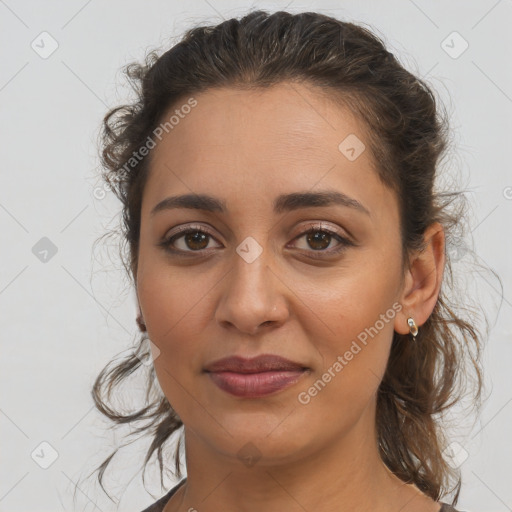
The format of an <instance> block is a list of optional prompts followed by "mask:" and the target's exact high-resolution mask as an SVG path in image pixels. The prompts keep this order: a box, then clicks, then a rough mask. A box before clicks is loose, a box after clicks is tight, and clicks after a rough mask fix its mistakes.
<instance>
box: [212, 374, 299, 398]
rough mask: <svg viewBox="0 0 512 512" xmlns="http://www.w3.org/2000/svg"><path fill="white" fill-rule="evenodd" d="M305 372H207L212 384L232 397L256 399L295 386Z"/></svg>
mask: <svg viewBox="0 0 512 512" xmlns="http://www.w3.org/2000/svg"><path fill="white" fill-rule="evenodd" d="M304 373H305V370H295V371H273V372H260V373H235V372H208V375H209V376H210V378H211V379H212V380H213V382H214V383H215V384H216V385H217V386H218V387H219V388H220V389H222V390H223V391H226V392H227V393H230V394H232V395H234V396H240V397H245V398H258V397H262V396H267V395H271V394H273V393H276V392H277V391H282V390H284V389H286V388H288V387H290V386H292V385H293V384H295V383H296V382H297V381H298V380H299V379H300V378H301V376H302V375H303V374H304Z"/></svg>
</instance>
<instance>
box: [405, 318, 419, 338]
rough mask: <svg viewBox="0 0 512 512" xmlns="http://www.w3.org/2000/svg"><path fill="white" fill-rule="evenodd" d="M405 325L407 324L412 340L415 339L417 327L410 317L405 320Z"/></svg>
mask: <svg viewBox="0 0 512 512" xmlns="http://www.w3.org/2000/svg"><path fill="white" fill-rule="evenodd" d="M407 323H408V324H409V332H410V333H411V334H412V337H413V339H415V338H416V336H417V335H418V326H417V325H416V322H415V321H414V320H413V319H412V318H411V317H409V318H408V319H407Z"/></svg>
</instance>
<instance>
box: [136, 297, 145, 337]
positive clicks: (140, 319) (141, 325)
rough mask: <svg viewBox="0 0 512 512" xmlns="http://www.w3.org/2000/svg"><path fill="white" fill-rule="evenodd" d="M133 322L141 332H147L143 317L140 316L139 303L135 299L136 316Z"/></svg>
mask: <svg viewBox="0 0 512 512" xmlns="http://www.w3.org/2000/svg"><path fill="white" fill-rule="evenodd" d="M135 321H136V322H137V325H138V326H139V330H140V331H141V332H147V329H146V324H145V323H144V316H143V315H142V310H141V308H140V303H139V300H138V298H137V316H136V318H135Z"/></svg>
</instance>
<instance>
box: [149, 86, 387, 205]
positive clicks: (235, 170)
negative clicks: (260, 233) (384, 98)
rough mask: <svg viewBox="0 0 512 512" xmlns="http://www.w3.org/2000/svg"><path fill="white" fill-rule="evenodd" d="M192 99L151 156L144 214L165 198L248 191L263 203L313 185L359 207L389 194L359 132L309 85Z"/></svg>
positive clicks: (350, 117)
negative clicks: (349, 150) (352, 153)
mask: <svg viewBox="0 0 512 512" xmlns="http://www.w3.org/2000/svg"><path fill="white" fill-rule="evenodd" d="M194 99H195V100H196V101H197V105H196V106H195V107H194V108H193V109H191V111H190V113H188V114H186V115H185V114H183V115H182V116H180V120H179V122H178V123H177V124H175V125H174V126H173V128H172V130H170V131H169V133H167V134H165V133H164V136H163V138H162V140H161V141H160V142H158V143H157V146H156V148H155V149H153V150H152V153H151V159H152V160H151V166H150V167H151V171H150V176H149V179H148V182H147V184H146V190H145V193H144V196H145V197H144V201H143V210H144V209H145V210H146V211H148V210H149V209H150V208H151V207H152V205H154V203H156V202H158V201H160V200H162V199H163V198H164V197H165V196H166V195H169V194H170V193H194V192H195V193H205V192H208V193H210V194H212V195H217V196H219V197H227V194H230V195H232V196H233V198H238V199H239V200H241V201H243V200H244V197H245V195H247V194H248V193H249V192H250V194H251V197H252V198H254V197H260V198H265V197H269V195H270V196H277V195H279V194H280V193H286V192H293V191H295V190H298V189H300V190H308V189H313V188H314V187H315V185H318V186H319V187H320V188H329V187H331V188H333V187H334V188H337V189H338V190H340V191H342V192H344V193H347V194H349V195H352V196H358V197H357V199H360V200H361V202H363V203H364V202H365V199H364V196H369V195H372V194H384V195H385V194H386V193H390V191H387V192H386V190H382V189H387V187H384V186H383V185H382V184H381V183H380V181H379V180H378V177H377V174H376V172H375V170H374V162H373V160H372V157H371V155H370V151H369V148H368V138H367V135H366V131H365V128H366V127H365V125H364V124H363V123H362V122H361V121H359V120H358V118H357V117H356V116H355V115H354V114H353V113H352V112H351V111H350V110H349V109H348V108H346V107H341V106H339V105H337V104H335V103H334V101H333V100H331V99H330V98H329V97H328V96H327V94H326V93H325V92H324V91H321V90H320V89H317V88H316V87H314V86H306V85H303V84H295V83H293V84H292V83H282V84H278V85H275V86H272V87H269V88H258V89H252V90H242V89H237V88H232V87H226V88H217V89H211V90H208V91H205V92H203V93H200V94H197V95H194ZM186 101H187V98H185V99H184V100H183V104H185V103H186ZM180 105H181V103H178V104H176V105H174V106H173V107H172V109H171V110H170V111H169V115H167V114H166V115H165V116H164V120H165V119H167V118H168V117H170V115H172V113H173V112H174V111H175V110H176V109H178V110H179V109H180ZM187 110H188V109H187ZM350 137H352V138H350ZM354 137H355V138H354ZM345 140H349V141H356V143H360V147H358V148H356V149H357V151H358V152H359V151H361V147H363V146H362V145H365V146H366V149H365V150H363V151H362V152H361V153H360V154H359V156H357V158H356V159H353V160H350V159H349V158H347V156H346V154H345V153H343V151H341V150H340V147H339V146H340V143H342V148H343V147H344V146H343V141H345ZM357 141H359V142H357ZM361 185H364V190H358V189H361ZM234 192H236V194H235V193H234ZM388 199H389V197H388ZM368 200H369V199H368V198H367V199H366V201H367V202H368ZM149 203H151V204H149Z"/></svg>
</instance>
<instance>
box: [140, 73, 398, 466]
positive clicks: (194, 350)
mask: <svg viewBox="0 0 512 512" xmlns="http://www.w3.org/2000/svg"><path fill="white" fill-rule="evenodd" d="M195 99H196V101H197V105H196V106H195V107H194V108H193V109H192V110H191V112H190V113H189V114H187V115H186V116H183V117H182V118H181V119H180V120H179V123H178V124H176V125H174V127H173V129H172V130H170V131H169V133H167V134H165V136H164V137H163V138H162V140H161V142H159V143H158V145H157V147H156V148H155V149H153V150H152V154H151V157H152V163H151V170H150V176H149V178H148V181H147V184H146V187H145V190H144V196H143V202H142V212H141V213H142V217H141V233H140V249H139V261H138V269H137V279H136V282H137V294H138V298H139V302H140V307H141V311H142V314H143V317H144V321H145V323H146V326H147V330H148V335H149V338H150V339H151V341H152V342H153V344H154V346H155V347H157V349H158V350H154V352H153V355H154V357H156V358H155V360H154V364H155V370H156V374H157V377H158V380H159V383H160V386H161V388H162V390H163V392H164V393H165V395H166V397H167V398H168V400H169V402H170V404H171V405H172V407H173V408H174V409H175V411H176V412H177V413H178V415H179V416H180V418H181V419H182V421H183V423H184V424H185V428H186V430H187V429H188V431H190V432H193V433H194V437H195V439H197V440H200V441H201V442H202V443H203V446H205V447H208V448H209V449H211V450H213V451H215V452H216V453H217V454H218V455H219V456H222V457H231V458H233V459H235V458H236V457H237V453H238V451H239V450H240V449H241V448H242V447H244V446H245V445H246V444H247V443H249V442H251V443H252V444H253V445H254V446H255V447H256V449H257V450H258V452H259V455H260V456H261V457H262V459H261V461H260V464H272V463H275V461H276V460H278V459H279V460H289V461H292V460H294V459H295V458H298V457H301V456H305V455H307V454H312V453H315V452H317V451H318V450H321V449H322V447H326V446H330V445H331V444H332V443H333V442H334V441H335V440H339V439H343V438H344V436H345V435H348V432H350V431H352V430H353V428H354V426H356V425H357V428H358V429H366V430H367V431H368V432H369V431H371V430H372V429H373V428H374V421H375V418H374V411H375V393H376V391H377V388H378V386H379V383H380V381H381V378H382V376H383V374H384V370H385V367H386V363H387V359H388V355H389V351H390V346H391V341H392V337H393V331H394V324H395V322H396V318H395V313H396V311H397V310H399V309H400V304H399V303H398V300H399V298H400V282H401V279H400V278H401V272H402V266H401V246H400V228H399V216H398V204H397V200H396V197H395V195H394V193H393V192H392V191H391V190H390V189H389V188H388V187H386V186H385V185H384V184H383V183H382V182H381V181H380V180H379V178H378V176H377V174H376V172H375V169H374V162H373V161H372V157H371V154H370V151H369V149H366V150H363V149H362V148H363V146H361V145H360V144H361V143H363V144H365V146H366V148H368V146H369V145H368V141H367V139H366V136H365V134H364V126H363V125H362V124H361V123H360V122H359V121H358V119H357V118H356V117H354V116H353V115H352V114H351V113H350V111H349V110H348V109H345V108H342V107H340V106H335V105H334V104H333V103H331V101H330V100H329V99H328V98H327V97H325V96H324V95H323V94H320V93H319V91H318V90H317V89H315V88H314V86H305V85H300V86H299V85H296V84H294V85H293V86H292V85H290V84H286V83H282V84H280V85H277V86H274V87H272V88H269V89H266V90H258V91H250V92H248V91H240V90H236V89H233V88H222V89H212V90H210V91H207V92H204V93H201V94H199V95H196V96H195ZM174 108H176V107H174ZM169 116H170V115H169ZM351 134H352V135H351ZM348 136H350V138H349V139H347V140H346V141H345V142H344V143H343V144H341V149H340V147H339V146H340V143H342V142H343V141H344V140H345V139H346V138H347V137H348ZM354 136H355V137H357V138H354ZM351 147H352V148H354V151H352V150H351V149H350V148H351ZM354 157H355V158H354ZM320 192H324V193H335V194H338V195H334V194H333V195H332V196H331V199H333V198H334V199H333V200H332V201H331V202H329V201H328V200H326V198H328V197H329V196H327V195H324V196H315V195H312V194H318V193H320ZM299 194H300V195H299ZM181 195H191V197H192V198H193V199H194V198H195V199H196V201H195V204H194V203H193V202H192V203H191V202H190V201H189V202H188V203H187V202H186V201H181V203H178V202H176V201H175V202H174V203H173V204H171V202H170V201H169V202H167V207H165V204H166V203H163V206H162V205H161V206H160V207H159V208H157V211H156V212H153V210H154V209H155V207H156V206H157V205H159V204H161V202H162V201H164V200H165V199H167V198H169V197H176V196H181ZM198 196H209V197H211V198H212V199H211V200H209V201H203V202H202V203H201V202H200V201H198V200H197V199H198ZM322 198H323V199H322ZM336 198H337V200H336ZM194 206H195V207H194ZM196 207H199V208H196ZM183 229H185V230H189V232H188V233H187V232H185V233H184V232H183V231H180V230H183ZM308 230H312V232H311V233H308ZM262 354H272V355H277V356H281V357H283V358H286V359H288V360H291V361H293V362H296V363H298V364H299V365H300V366H301V367H302V368H306V370H305V371H300V372H274V374H273V377H272V378H270V380H271V381H272V382H270V384H269V385H270V389H271V390H273V391H269V388H268V387H265V382H266V381H265V379H263V380H261V381H258V382H259V387H258V386H256V387H255V388H251V389H253V391H254V390H260V391H261V392H262V393H261V394H260V395H259V396H254V393H253V395H245V396H239V395H236V394H233V393H232V392H231V391H227V390H226V389H225V388H222V382H224V383H226V382H228V384H232V385H233V383H235V384H234V388H230V389H235V391H236V390H238V391H240V389H242V390H243V388H244V386H248V384H247V382H249V380H250V378H249V377H247V375H246V376H245V377H244V376H241V377H240V375H238V377H239V379H238V380H237V376H236V375H235V376H234V375H233V374H230V375H227V374H224V376H223V377H224V379H221V378H220V377H219V374H212V373H208V372H205V368H206V367H207V366H208V365H210V364H211V363H212V362H214V361H216V360H218V359H221V358H225V357H228V356H233V355H236V356H241V357H244V358H253V357H256V356H259V355H262ZM259 375H260V376H261V375H262V374H259ZM221 377H222V376H221ZM253 377H254V376H253ZM267 377H268V375H267ZM281 379H282V380H281ZM267 380H269V379H267ZM216 382H217V383H216ZM251 382H252V381H251ZM276 382H278V383H280V385H281V387H279V384H275V383H276ZM218 383H220V384H219V385H218ZM244 383H245V384H244ZM267 384H268V382H267ZM273 385H274V386H277V387H272V386H273ZM245 389H246V390H247V389H248V388H245ZM262 390H263V391H262ZM265 390H266V391H265ZM256 394H257V392H256Z"/></svg>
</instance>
